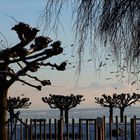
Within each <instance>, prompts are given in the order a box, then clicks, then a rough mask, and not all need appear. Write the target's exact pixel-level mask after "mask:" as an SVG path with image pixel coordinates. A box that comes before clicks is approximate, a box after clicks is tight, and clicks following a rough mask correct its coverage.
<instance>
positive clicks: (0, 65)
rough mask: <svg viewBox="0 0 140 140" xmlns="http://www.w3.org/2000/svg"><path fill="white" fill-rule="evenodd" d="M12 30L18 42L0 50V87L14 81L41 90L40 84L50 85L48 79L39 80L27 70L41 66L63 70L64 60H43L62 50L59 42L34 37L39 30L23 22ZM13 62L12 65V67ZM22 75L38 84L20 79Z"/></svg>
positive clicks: (30, 70) (8, 85)
mask: <svg viewBox="0 0 140 140" xmlns="http://www.w3.org/2000/svg"><path fill="white" fill-rule="evenodd" d="M12 30H14V31H16V33H17V35H18V38H19V39H20V42H19V43H18V44H17V45H15V46H13V47H11V48H7V49H4V50H2V51H0V87H5V88H6V89H8V88H9V87H10V86H11V85H12V84H13V83H14V82H15V81H20V82H22V83H24V84H26V85H29V86H31V87H34V88H36V89H38V90H41V86H46V85H51V82H50V80H46V79H45V80H40V79H39V78H38V77H36V76H31V75H30V74H29V72H36V71H38V69H39V68H40V67H42V66H50V67H53V68H55V69H56V70H59V71H63V70H65V67H66V62H62V63H61V64H59V65H57V64H52V63H51V62H47V63H45V62H44V61H45V60H47V59H48V58H50V57H53V56H55V55H59V54H61V53H62V52H63V48H62V47H60V46H61V42H60V41H56V42H53V43H52V44H50V43H51V42H52V39H50V38H49V37H45V36H37V37H36V35H37V33H38V32H39V30H38V29H36V28H32V27H30V26H29V25H28V24H25V23H23V22H20V23H19V24H17V25H15V26H14V27H13V28H12ZM32 41H34V42H33V43H32ZM49 44H50V45H49ZM13 64H14V67H12V65H13ZM15 65H17V66H15ZM15 67H16V68H15ZM17 67H18V68H17ZM14 68H15V69H14ZM23 76H24V77H28V78H31V79H33V80H36V81H38V82H39V83H40V84H39V85H34V84H32V83H29V82H27V81H25V80H23V79H22V77H23Z"/></svg>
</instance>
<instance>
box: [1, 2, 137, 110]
mask: <svg viewBox="0 0 140 140" xmlns="http://www.w3.org/2000/svg"><path fill="white" fill-rule="evenodd" d="M45 4H46V0H30V1H27V0H24V1H22V0H14V1H10V0H1V5H0V17H1V21H0V31H1V33H3V35H4V36H5V37H6V38H7V40H8V47H10V46H12V45H15V44H16V43H18V41H19V40H18V37H17V34H16V33H15V32H14V31H12V30H11V28H12V27H13V26H14V25H15V24H17V22H16V21H18V22H25V23H28V24H29V25H31V26H32V27H37V22H38V19H39V16H40V15H41V14H42V13H43V10H44V8H45ZM70 14H71V11H70V9H67V10H66V9H64V11H63V14H62V15H63V16H62V18H61V20H62V24H63V28H64V30H63V28H60V29H59V32H58V34H57V36H56V34H54V33H53V32H50V33H49V34H47V35H46V36H49V37H51V38H52V39H53V41H56V40H61V41H62V47H63V48H64V53H63V54H62V55H60V56H57V57H54V58H52V59H50V61H51V62H54V63H55V62H57V63H61V62H62V61H68V62H69V63H70V64H71V65H70V64H69V65H68V66H67V69H66V71H64V72H60V71H55V70H51V68H48V67H47V68H45V67H44V68H41V69H40V70H39V71H38V72H37V73H36V74H34V75H35V76H38V77H40V79H44V78H46V79H50V80H51V83H52V85H51V86H47V87H43V88H42V91H37V90H36V89H33V88H31V87H29V86H26V85H24V86H23V85H22V84H21V83H19V82H16V83H14V84H13V85H12V87H10V89H9V94H8V95H9V96H21V95H22V94H24V96H22V97H29V98H30V99H31V101H32V105H31V107H30V108H31V109H49V106H48V105H47V104H44V103H43V102H42V101H41V97H44V96H48V95H49V94H62V95H70V94H75V95H77V94H82V95H84V98H85V101H84V102H82V103H81V104H80V105H79V106H77V107H78V108H92V107H99V105H97V104H96V103H95V102H94V97H95V96H96V97H99V96H101V95H102V94H113V93H122V92H124V93H132V92H135V91H136V92H137V91H139V89H138V88H139V87H138V86H137V87H134V86H133V85H132V82H133V81H131V82H128V79H127V78H126V77H127V75H126V74H124V75H123V77H121V78H120V77H119V76H118V74H117V68H116V67H115V66H116V62H115V61H114V59H113V58H111V57H110V54H107V55H106V56H105V57H101V58H99V60H98V62H96V67H95V61H94V59H93V57H92V56H91V55H89V52H90V50H89V49H88V48H87V49H86V50H85V55H84V57H83V63H82V70H81V73H80V76H79V78H78V80H77V75H76V72H77V69H76V67H75V68H73V66H77V55H76V51H75V49H74V48H73V47H72V44H73V39H74V38H73V37H74V35H73V32H72V23H73V21H72V19H71V15H70ZM12 17H13V18H14V19H16V21H15V20H14V19H13V18H12ZM42 33H43V29H42V28H41V30H40V32H39V34H38V35H41V34H42ZM0 37H2V36H0ZM99 47H100V44H99ZM103 64H105V65H104V66H103ZM100 65H102V66H100ZM29 82H33V81H32V80H30V81H29Z"/></svg>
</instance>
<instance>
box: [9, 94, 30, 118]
mask: <svg viewBox="0 0 140 140" xmlns="http://www.w3.org/2000/svg"><path fill="white" fill-rule="evenodd" d="M30 105H31V102H30V99H29V98H25V97H23V98H21V97H19V96H18V97H9V98H8V99H7V108H6V109H7V111H8V112H9V114H10V119H13V117H14V116H13V115H14V113H15V112H14V110H15V109H21V108H29V106H30Z"/></svg>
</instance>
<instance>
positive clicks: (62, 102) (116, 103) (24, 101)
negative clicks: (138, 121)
mask: <svg viewBox="0 0 140 140" xmlns="http://www.w3.org/2000/svg"><path fill="white" fill-rule="evenodd" d="M84 100H85V99H83V95H73V94H71V95H66V96H64V95H54V94H50V95H49V96H48V97H42V101H43V102H44V103H47V104H48V105H49V106H50V107H51V108H52V109H59V110H60V118H64V113H65V123H66V124H68V119H69V110H70V109H72V108H75V107H76V106H77V105H78V104H80V103H81V102H82V101H84ZM137 101H140V94H136V93H133V94H132V95H130V93H127V94H125V93H122V94H113V95H112V96H111V95H105V94H103V95H102V97H95V103H97V104H100V105H101V106H103V107H108V108H109V112H110V114H109V115H110V121H113V109H114V108H119V109H120V121H121V122H123V121H124V120H123V118H124V111H125V108H126V107H128V106H131V105H132V104H135V103H136V102H137ZM30 105H31V102H30V101H29V98H20V97H17V98H16V97H9V98H8V99H7V108H6V109H7V111H8V112H9V114H10V119H12V118H13V117H16V116H15V113H14V110H15V109H19V108H28V107H29V106H30Z"/></svg>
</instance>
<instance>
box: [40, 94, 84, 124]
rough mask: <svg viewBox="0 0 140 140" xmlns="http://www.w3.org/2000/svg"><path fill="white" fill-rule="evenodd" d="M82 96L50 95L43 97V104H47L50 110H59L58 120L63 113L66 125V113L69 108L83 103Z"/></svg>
mask: <svg viewBox="0 0 140 140" xmlns="http://www.w3.org/2000/svg"><path fill="white" fill-rule="evenodd" d="M82 98H83V95H73V94H71V95H70V96H63V95H52V94H50V96H49V97H43V98H42V100H43V102H44V103H48V105H49V106H50V107H51V108H58V109H59V110H60V118H63V111H65V122H66V123H67V124H68V111H69V110H70V109H71V108H74V107H76V106H77V105H78V104H80V103H81V102H82V101H84V99H82Z"/></svg>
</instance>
